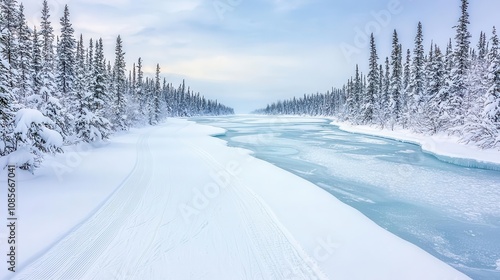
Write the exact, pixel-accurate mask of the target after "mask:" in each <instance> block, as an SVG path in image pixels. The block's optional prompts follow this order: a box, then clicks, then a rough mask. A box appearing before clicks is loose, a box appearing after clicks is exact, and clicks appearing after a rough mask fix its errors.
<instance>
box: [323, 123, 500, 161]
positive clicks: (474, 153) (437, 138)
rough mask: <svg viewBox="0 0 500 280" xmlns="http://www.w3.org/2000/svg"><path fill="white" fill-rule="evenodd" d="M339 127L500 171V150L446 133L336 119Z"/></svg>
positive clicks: (439, 156)
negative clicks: (390, 128) (354, 123)
mask: <svg viewBox="0 0 500 280" xmlns="http://www.w3.org/2000/svg"><path fill="white" fill-rule="evenodd" d="M332 124H333V125H335V126H338V127H339V128H340V130H343V131H346V132H352V133H361V134H368V135H374V136H379V137H385V138H390V139H395V140H399V141H404V142H409V143H414V144H418V145H420V146H421V147H422V150H423V151H425V152H427V153H429V154H432V155H434V156H436V157H437V158H439V159H440V160H443V161H446V162H450V163H453V164H459V165H463V166H471V167H479V168H487V169H494V170H500V150H498V149H486V150H483V149H480V148H478V147H477V146H474V145H473V144H464V143H460V142H459V138H458V137H455V136H450V135H446V134H442V133H441V134H438V135H432V136H429V135H422V134H417V133H414V132H412V131H410V130H403V129H399V130H394V131H391V130H389V129H381V128H377V127H373V126H368V125H351V124H349V123H345V122H338V121H333V122H332Z"/></svg>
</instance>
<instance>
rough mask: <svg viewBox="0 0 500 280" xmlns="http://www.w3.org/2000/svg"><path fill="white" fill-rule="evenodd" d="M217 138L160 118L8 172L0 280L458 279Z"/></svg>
mask: <svg viewBox="0 0 500 280" xmlns="http://www.w3.org/2000/svg"><path fill="white" fill-rule="evenodd" d="M222 133H224V131H222V130H221V129H219V128H213V127H209V126H202V125H198V124H195V123H193V122H189V121H186V120H180V119H169V120H168V121H167V122H165V123H164V124H162V125H161V126H159V127H148V128H144V129H137V130H132V132H130V133H129V134H123V135H119V136H115V137H113V138H112V139H111V140H110V141H109V142H108V143H107V144H106V145H94V146H92V147H86V148H83V147H73V148H72V149H68V150H67V151H66V153H65V154H63V155H58V156H57V157H55V158H52V159H50V160H47V161H46V162H45V163H44V166H43V167H42V168H40V169H39V170H37V172H36V175H34V176H33V175H31V174H29V173H25V172H18V193H17V196H18V198H19V200H18V201H19V203H18V208H17V214H18V217H19V221H18V228H19V230H18V233H17V239H18V247H17V254H18V267H17V270H18V271H17V272H16V273H11V272H8V271H7V267H6V263H5V262H2V265H1V267H0V278H6V279H10V278H13V279H440V280H441V279H469V278H468V277H467V276H465V275H463V274H462V273H460V272H458V271H456V270H455V269H454V268H452V267H450V266H448V265H447V264H445V263H443V262H441V261H439V260H438V259H436V258H435V257H433V256H431V255H430V254H428V253H426V252H425V251H423V250H421V249H420V248H418V247H416V246H415V245H413V244H410V243H408V242H406V241H404V240H402V239H400V238H399V237H396V236H395V235H393V234H391V233H389V232H388V231H386V230H384V229H382V228H381V227H379V226H377V225H376V224H375V223H373V222H372V221H371V220H369V219H368V218H366V217H365V216H364V215H362V214H361V213H360V212H358V211H357V210H355V209H353V208H351V207H349V206H347V205H345V204H343V203H342V202H340V201H339V200H337V199H336V198H335V197H333V196H332V195H330V194H328V193H327V192H326V191H324V190H322V189H321V188H319V187H317V186H315V185H313V184H312V183H309V182H308V181H305V180H303V179H301V178H299V177H297V176H295V175H293V174H291V173H288V172H286V171H284V170H282V169H279V168H277V167H275V166H274V165H272V164H269V163H267V162H264V161H261V160H258V159H255V158H253V157H251V156H250V155H249V152H248V151H246V150H244V149H238V148H229V147H227V146H226V143H225V142H224V141H222V140H219V139H216V138H213V137H210V135H217V134H219V135H220V134H222ZM6 177H7V176H6V171H5V170H2V171H1V173H0V178H1V179H0V184H1V185H3V186H5V185H6ZM5 190H6V188H4V187H2V188H1V192H0V199H1V201H6V193H5ZM2 205H4V204H2ZM4 208H6V207H2V209H0V211H1V212H0V214H1V216H2V217H5V216H6V212H5V211H6V209H4ZM4 221H6V219H4ZM6 236H7V232H6V227H5V226H3V227H1V228H0V237H1V242H0V244H1V248H0V249H1V251H2V252H6V250H7V248H6Z"/></svg>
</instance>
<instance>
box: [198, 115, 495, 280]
mask: <svg viewBox="0 0 500 280" xmlns="http://www.w3.org/2000/svg"><path fill="white" fill-rule="evenodd" d="M194 120H195V121H197V122H199V123H203V124H210V125H213V126H217V127H222V128H225V129H227V130H228V132H227V133H226V134H225V135H222V136H219V138H221V139H223V140H226V141H228V143H229V145H230V146H235V147H241V148H246V149H248V150H251V151H253V153H254V156H255V157H257V158H260V159H263V160H266V161H268V162H270V163H272V164H274V165H276V166H278V167H280V168H283V169H285V170H287V171H290V172H292V173H294V174H296V175H298V176H300V177H302V178H305V179H307V180H308V181H310V182H312V183H314V184H316V185H317V186H319V187H321V188H323V189H325V190H326V191H328V192H329V193H331V194H332V195H334V196H335V197H337V198H338V199H340V200H341V201H343V202H344V203H346V204H348V205H350V206H352V207H354V208H356V209H358V210H359V211H361V212H362V213H363V214H365V215H366V216H367V217H369V218H370V219H372V220H373V221H375V222H376V223H377V224H379V225H380V226H382V227H383V228H385V229H387V230H389V231H391V232H392V233H394V234H396V235H398V236H400V237H401V238H404V239H406V240H408V241H410V242H412V243H414V244H416V245H417V246H419V247H421V248H423V249H424V250H426V251H427V252H429V253H431V254H432V255H434V256H436V257H438V258H439V259H441V260H443V261H445V262H447V263H448V264H450V265H452V266H454V267H455V268H457V269H458V270H460V271H462V272H464V273H466V274H467V275H469V276H471V277H472V278H473V279H500V172H499V171H492V170H484V169H475V168H466V167H461V166H457V165H453V164H448V163H445V162H442V161H440V160H438V159H436V158H435V157H434V156H432V155H428V154H426V153H423V152H422V150H421V149H420V147H419V146H417V145H413V144H407V143H401V142H398V141H393V140H388V139H383V138H378V137H370V136H366V135H359V134H351V133H346V132H343V131H340V130H339V129H338V128H337V127H335V126H333V125H330V124H329V121H328V120H325V119H300V118H286V117H269V118H266V117H256V116H232V117H220V118H195V119H194ZM325 223H328V221H325ZM387 250H391V248H387Z"/></svg>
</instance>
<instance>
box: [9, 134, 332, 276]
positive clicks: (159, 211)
mask: <svg viewBox="0 0 500 280" xmlns="http://www.w3.org/2000/svg"><path fill="white" fill-rule="evenodd" d="M161 129H162V130H163V132H165V131H169V130H170V129H171V128H168V127H162V128H161ZM174 129H175V128H174ZM180 129H182V128H180ZM155 132H156V130H155V131H152V132H150V133H149V134H146V135H142V136H141V137H140V138H139V140H138V142H137V145H136V148H137V158H136V163H135V166H134V168H133V170H132V171H131V173H130V174H129V175H128V177H127V178H126V179H125V181H124V182H123V183H122V184H121V185H120V186H119V187H118V188H117V190H116V191H115V193H114V194H113V195H112V196H111V197H110V198H109V199H108V201H107V202H106V203H105V204H103V206H102V207H101V208H100V209H98V210H97V211H96V212H95V214H93V215H92V216H91V217H90V218H89V219H88V220H86V221H84V222H83V223H82V224H81V225H80V226H79V227H78V228H76V229H74V230H73V231H72V232H69V233H68V234H67V235H66V236H65V237H64V238H63V239H62V240H61V241H60V242H58V243H57V244H55V245H54V246H53V247H52V248H50V249H48V250H47V252H46V253H44V254H43V255H42V256H41V257H39V258H38V259H36V260H34V261H33V262H32V263H30V264H28V265H27V266H25V267H24V268H22V270H21V271H20V272H19V273H17V274H16V275H14V277H13V278H12V279H181V278H182V279H200V278H203V279H205V278H214V277H215V278H218V279H222V278H224V279H327V277H326V275H325V274H324V273H323V272H322V271H321V269H320V268H319V267H318V265H317V264H316V263H315V262H314V261H313V259H312V258H311V257H310V256H308V255H307V253H306V252H305V251H304V250H303V249H302V247H301V246H300V245H299V244H298V242H297V241H295V240H294V238H293V237H292V236H291V234H290V233H288V231H287V230H286V229H285V228H284V226H282V225H281V224H280V222H279V221H278V220H277V218H276V216H275V215H274V213H273V212H272V211H271V210H270V208H269V207H268V206H267V205H266V204H265V202H264V201H262V199H261V198H260V197H258V196H257V195H256V194H255V193H254V192H253V191H252V190H250V189H249V188H248V187H247V186H245V185H244V184H243V183H242V182H241V181H240V180H239V179H238V178H237V177H236V176H235V175H233V174H231V180H230V184H229V186H227V188H224V189H221V194H220V195H219V197H217V198H216V199H214V201H212V202H213V203H212V204H211V205H210V207H209V208H207V209H204V210H203V211H202V212H201V213H200V214H199V215H197V216H196V217H194V220H193V221H190V222H186V221H184V220H183V219H182V217H181V216H180V214H179V212H178V206H179V204H180V203H182V202H183V201H182V199H183V198H182V197H183V195H182V194H184V197H189V194H191V191H192V190H191V189H189V188H186V187H185V186H183V185H175V186H174V185H172V184H170V183H169V182H171V180H169V177H171V176H174V175H175V176H181V175H179V174H177V173H175V172H176V171H166V170H162V168H161V165H162V164H161V163H163V160H168V158H167V159H165V158H162V157H161V155H157V153H156V151H155V152H153V151H152V150H151V149H150V142H151V141H153V140H154V139H153V138H154V137H152V135H154V134H155ZM158 138H159V137H158ZM160 140H161V139H159V140H158V139H157V141H160ZM161 141H164V140H161ZM181 142H182V141H172V142H169V143H177V145H180V147H179V148H180V149H181V150H182V149H184V150H187V149H186V148H189V150H190V153H191V154H190V155H186V156H188V157H191V158H193V157H194V158H196V159H197V160H198V164H204V165H205V168H206V167H207V166H208V170H210V171H220V170H224V168H223V165H222V164H220V163H219V162H218V161H217V159H216V158H214V157H213V156H212V155H210V154H209V153H207V152H206V151H204V150H203V148H200V147H197V146H196V144H191V143H182V144H181ZM181 146H184V147H181ZM173 181H174V182H175V180H173ZM187 193H188V194H187ZM186 194H187V195H186ZM208 240H211V241H209V242H207V241H208ZM218 241H219V242H218ZM220 241H222V242H220ZM241 241H243V242H241ZM207 243H210V244H207ZM221 243H222V244H225V245H226V246H225V247H222V248H220V244H221ZM214 250H215V251H218V252H214ZM203 258H208V259H210V261H208V262H207V263H208V264H204V263H203V261H200V260H203ZM217 258H220V259H217ZM190 260H192V261H193V262H194V264H192V265H187V264H186V263H187V262H189V261H190ZM242 260H243V261H242ZM197 261H198V262H197ZM228 261H232V262H233V263H228ZM240 262H241V263H240ZM243 262H244V263H243ZM182 264H184V265H182ZM214 264H217V265H218V266H217V265H214ZM193 265H195V266H196V269H192V266H193ZM226 270H227V271H226ZM224 273H226V274H224ZM179 277H181V278H179Z"/></svg>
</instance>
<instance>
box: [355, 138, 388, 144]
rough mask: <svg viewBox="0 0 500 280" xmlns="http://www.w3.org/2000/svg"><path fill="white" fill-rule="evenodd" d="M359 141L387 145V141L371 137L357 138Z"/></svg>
mask: <svg viewBox="0 0 500 280" xmlns="http://www.w3.org/2000/svg"><path fill="white" fill-rule="evenodd" d="M359 142H363V143H368V144H375V145H387V141H384V140H378V139H372V138H363V139H359Z"/></svg>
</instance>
